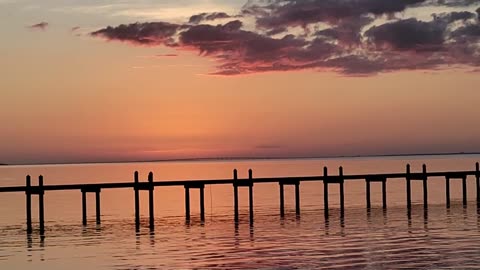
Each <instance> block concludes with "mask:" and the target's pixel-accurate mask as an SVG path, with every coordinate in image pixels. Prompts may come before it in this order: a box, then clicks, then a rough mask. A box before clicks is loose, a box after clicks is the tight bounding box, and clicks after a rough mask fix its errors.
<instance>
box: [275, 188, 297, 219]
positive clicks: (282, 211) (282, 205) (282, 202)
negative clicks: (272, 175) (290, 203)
mask: <svg viewBox="0 0 480 270" xmlns="http://www.w3.org/2000/svg"><path fill="white" fill-rule="evenodd" d="M278 184H279V186H280V216H281V217H284V216H285V190H284V187H285V186H287V185H291V186H295V214H296V215H297V216H298V215H300V181H299V180H280V181H278Z"/></svg>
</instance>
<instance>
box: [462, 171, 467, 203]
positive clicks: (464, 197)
mask: <svg viewBox="0 0 480 270" xmlns="http://www.w3.org/2000/svg"><path fill="white" fill-rule="evenodd" d="M462 193H463V206H466V205H467V176H466V175H465V176H463V178H462Z"/></svg>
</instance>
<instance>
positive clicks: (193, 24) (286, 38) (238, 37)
mask: <svg viewBox="0 0 480 270" xmlns="http://www.w3.org/2000/svg"><path fill="white" fill-rule="evenodd" d="M477 3H478V4H480V0H478V1H476V0H475V1H473V0H470V1H468V0H461V1H448V0H438V1H437V0H435V1H434V0H391V1H385V0H304V1H293V0H291V1H290V0H288V1H287V0H273V1H272V0H267V1H249V2H248V3H247V4H246V5H245V6H244V7H243V8H242V10H241V11H240V13H241V14H242V17H239V16H233V17H235V19H234V20H231V21H229V22H227V23H223V24H216V25H212V24H204V23H203V22H204V21H210V20H215V19H217V18H233V17H232V16H230V15H228V14H222V13H201V14H197V15H194V16H192V17H190V20H189V21H188V22H186V23H183V24H182V23H179V24H174V23H169V22H145V23H132V24H122V25H119V26H108V27H105V28H103V29H99V30H97V31H95V32H93V33H91V35H92V36H94V37H101V38H104V39H107V40H110V41H123V42H127V43H130V44H133V45H142V46H166V47H170V48H174V49H177V50H179V51H181V50H190V51H197V52H198V53H199V55H200V56H203V57H209V58H213V59H214V60H215V61H216V63H217V66H216V70H214V71H212V72H211V74H215V75H237V74H251V73H259V72H267V71H292V70H304V69H313V70H318V71H323V70H333V71H336V72H339V73H342V74H346V75H350V76H367V75H371V74H377V73H382V72H392V71H398V70H417V69H424V70H436V69H441V68H444V67H451V66H463V67H472V68H474V69H477V70H478V67H479V66H480V46H479V44H480V42H479V41H480V22H479V16H478V12H479V10H478V9H477V8H478V7H477V6H475V5H476V4H477ZM428 5H430V6H437V5H441V6H443V7H447V9H448V8H450V7H451V6H455V9H452V11H450V12H443V13H433V12H432V14H431V15H432V16H431V19H429V20H420V19H418V18H401V16H400V13H401V12H403V11H405V10H407V9H415V8H418V7H423V6H428ZM458 7H460V10H459V8H458ZM433 10H435V9H433ZM442 10H445V9H442ZM220 14H221V15H220ZM384 15H387V16H384ZM378 16H380V17H378ZM249 19H253V20H254V22H255V27H253V28H252V26H251V25H250V24H248V25H247V27H246V26H245V24H244V22H248V21H249ZM250 21H251V20H250ZM298 26H300V27H303V28H304V29H306V30H305V31H298V28H296V27H298ZM300 29H301V28H300ZM312 30H313V31H312Z"/></svg>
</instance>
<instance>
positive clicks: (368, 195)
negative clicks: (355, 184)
mask: <svg viewBox="0 0 480 270" xmlns="http://www.w3.org/2000/svg"><path fill="white" fill-rule="evenodd" d="M372 182H381V183H382V207H383V209H386V208H387V178H386V177H383V176H368V177H365V184H366V200H367V210H368V209H370V208H371V207H372V204H371V201H370V200H371V192H370V186H371V185H370V183H372Z"/></svg>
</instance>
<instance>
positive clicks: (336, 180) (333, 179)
mask: <svg viewBox="0 0 480 270" xmlns="http://www.w3.org/2000/svg"><path fill="white" fill-rule="evenodd" d="M338 171H339V174H338V176H328V168H327V167H324V168H323V194H324V195H323V196H324V198H323V200H324V201H323V203H324V213H325V217H326V218H328V185H329V184H339V185H340V216H341V217H343V215H344V212H345V190H344V182H345V181H344V180H345V179H344V176H343V167H341V166H340V167H339V169H338Z"/></svg>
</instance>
